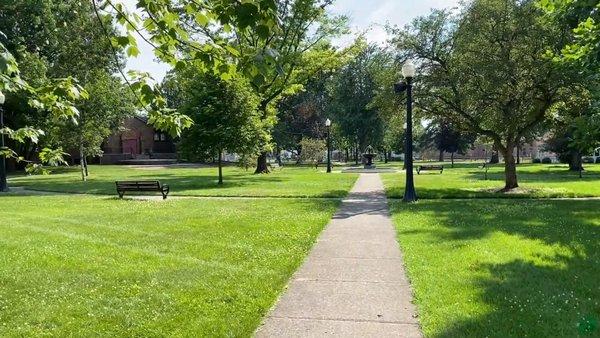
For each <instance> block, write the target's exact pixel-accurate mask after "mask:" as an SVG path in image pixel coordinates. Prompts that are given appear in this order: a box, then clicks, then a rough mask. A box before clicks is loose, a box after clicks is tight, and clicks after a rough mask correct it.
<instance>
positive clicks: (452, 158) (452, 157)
mask: <svg viewBox="0 0 600 338" xmlns="http://www.w3.org/2000/svg"><path fill="white" fill-rule="evenodd" d="M450 160H451V161H452V168H454V153H451V154H450Z"/></svg>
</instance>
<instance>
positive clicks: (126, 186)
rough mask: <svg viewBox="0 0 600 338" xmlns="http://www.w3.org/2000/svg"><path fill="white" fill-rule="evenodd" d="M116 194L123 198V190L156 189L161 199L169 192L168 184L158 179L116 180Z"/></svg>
mask: <svg viewBox="0 0 600 338" xmlns="http://www.w3.org/2000/svg"><path fill="white" fill-rule="evenodd" d="M115 185H116V186H117V194H119V197H120V198H123V195H125V192H131V191H157V192H160V193H161V194H162V195H163V199H166V198H167V195H168V194H169V186H168V185H161V184H160V181H116V182H115Z"/></svg>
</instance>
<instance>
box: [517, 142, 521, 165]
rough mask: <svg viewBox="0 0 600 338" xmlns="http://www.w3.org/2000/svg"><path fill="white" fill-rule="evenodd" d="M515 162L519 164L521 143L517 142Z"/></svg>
mask: <svg viewBox="0 0 600 338" xmlns="http://www.w3.org/2000/svg"><path fill="white" fill-rule="evenodd" d="M517 164H521V145H520V144H517Z"/></svg>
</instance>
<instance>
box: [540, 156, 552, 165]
mask: <svg viewBox="0 0 600 338" xmlns="http://www.w3.org/2000/svg"><path fill="white" fill-rule="evenodd" d="M542 163H544V164H551V163H552V159H551V158H550V157H544V158H543V159H542Z"/></svg>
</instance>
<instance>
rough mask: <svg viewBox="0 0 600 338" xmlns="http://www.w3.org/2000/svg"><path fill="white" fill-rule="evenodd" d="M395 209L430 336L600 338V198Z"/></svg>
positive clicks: (394, 205)
mask: <svg viewBox="0 0 600 338" xmlns="http://www.w3.org/2000/svg"><path fill="white" fill-rule="evenodd" d="M391 207H392V213H393V218H394V221H395V223H396V226H397V229H398V237H399V241H400V243H401V246H402V248H403V251H404V257H405V262H406V265H407V271H408V274H409V277H410V279H411V282H412V285H413V288H414V292H415V300H416V303H417V306H418V309H419V312H420V316H419V318H420V321H421V324H422V327H423V329H424V332H425V335H426V336H428V337H489V336H494V337H576V336H578V335H579V334H582V335H584V336H585V335H587V336H595V337H598V336H600V328H599V327H598V325H599V321H600V240H599V238H600V212H599V210H600V201H572V200H571V201H566V200H564V201H562V200H559V201H541V200H537V201H536V200H496V201H490V200H464V201H444V200H438V201H421V202H419V203H416V204H411V205H407V204H403V203H401V202H399V201H395V202H392V203H391Z"/></svg>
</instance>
